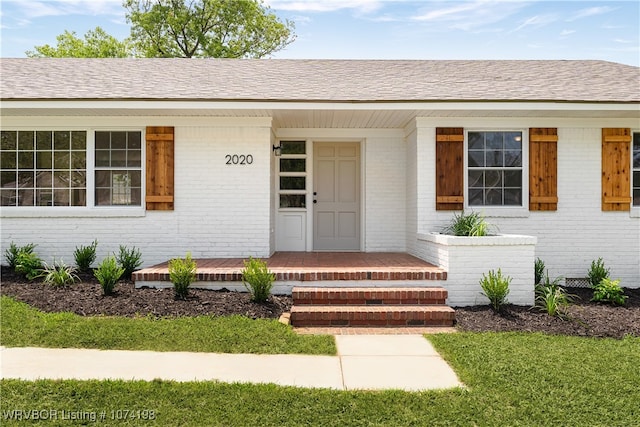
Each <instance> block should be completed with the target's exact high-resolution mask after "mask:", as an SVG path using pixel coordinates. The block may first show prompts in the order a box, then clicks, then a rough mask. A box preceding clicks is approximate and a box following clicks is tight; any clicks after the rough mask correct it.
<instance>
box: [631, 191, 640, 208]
mask: <svg viewBox="0 0 640 427" xmlns="http://www.w3.org/2000/svg"><path fill="white" fill-rule="evenodd" d="M633 206H640V188H636V189H635V190H633Z"/></svg>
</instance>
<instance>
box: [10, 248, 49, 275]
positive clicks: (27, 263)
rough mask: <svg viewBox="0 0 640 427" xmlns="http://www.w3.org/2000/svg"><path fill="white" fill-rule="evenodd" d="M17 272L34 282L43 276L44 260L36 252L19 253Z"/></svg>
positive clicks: (16, 262) (16, 261)
mask: <svg viewBox="0 0 640 427" xmlns="http://www.w3.org/2000/svg"><path fill="white" fill-rule="evenodd" d="M15 271H16V273H19V274H22V275H23V276H25V277H26V278H27V279H29V280H33V279H35V278H36V277H38V276H40V275H41V274H42V260H41V259H40V257H39V256H38V255H36V254H35V253H34V252H19V253H18V255H17V256H16V259H15Z"/></svg>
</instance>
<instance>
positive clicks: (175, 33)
mask: <svg viewBox="0 0 640 427" xmlns="http://www.w3.org/2000/svg"><path fill="white" fill-rule="evenodd" d="M123 6H124V7H125V9H126V10H127V21H128V22H130V23H131V25H132V27H131V39H132V40H133V42H134V44H135V47H136V49H137V50H138V52H139V53H140V55H141V56H146V57H164V58H176V57H177V58H192V57H193V58H198V57H200V58H202V57H213V58H262V57H264V56H267V55H269V54H271V53H273V52H277V51H279V50H281V49H283V48H284V47H285V46H287V45H288V44H290V43H291V42H293V40H294V39H295V36H294V34H293V29H294V25H293V23H292V22H290V21H286V20H285V21H284V22H282V21H280V19H279V18H278V17H277V16H276V15H275V14H273V13H272V12H271V10H270V8H269V7H268V6H264V5H263V3H262V1H259V0H243V1H233V0H193V1H187V0H152V1H149V0H125V1H124V2H123Z"/></svg>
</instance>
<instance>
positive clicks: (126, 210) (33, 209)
mask: <svg viewBox="0 0 640 427" xmlns="http://www.w3.org/2000/svg"><path fill="white" fill-rule="evenodd" d="M3 130H8V131H18V132H19V131H33V132H37V131H72V132H73V131H76V132H86V159H85V160H86V169H85V172H86V182H85V184H86V205H85V206H2V207H1V209H0V217H2V218H22V217H26V218H37V217H143V216H145V215H146V206H145V201H144V199H145V194H146V175H147V171H146V128H145V127H144V126H100V127H96V126H41V125H38V126H24V125H19V126H11V125H7V126H6V127H5V126H3ZM96 131H109V132H118V131H125V132H140V135H141V138H142V141H141V144H142V146H141V167H140V169H141V180H142V182H141V186H142V188H141V192H142V204H141V206H126V205H114V206H98V205H96V201H95V185H96V183H95V171H96V168H95V133H96Z"/></svg>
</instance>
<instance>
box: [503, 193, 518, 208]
mask: <svg viewBox="0 0 640 427" xmlns="http://www.w3.org/2000/svg"><path fill="white" fill-rule="evenodd" d="M521 194H522V191H520V190H519V189H505V190H504V204H505V205H507V206H521V205H522V198H521Z"/></svg>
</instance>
